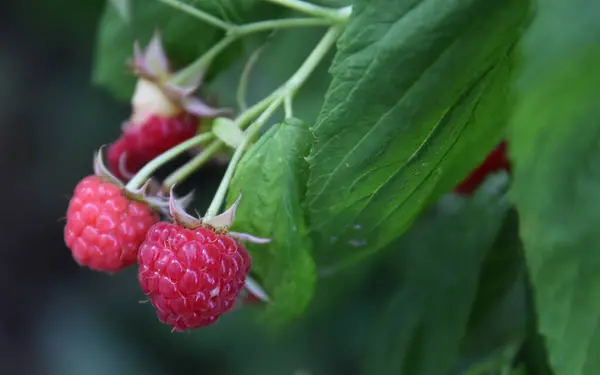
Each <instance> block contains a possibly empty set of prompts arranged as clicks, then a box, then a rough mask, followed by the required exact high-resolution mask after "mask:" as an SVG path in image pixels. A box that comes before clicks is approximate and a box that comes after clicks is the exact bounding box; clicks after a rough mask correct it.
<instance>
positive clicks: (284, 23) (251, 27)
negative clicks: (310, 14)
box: [230, 18, 332, 35]
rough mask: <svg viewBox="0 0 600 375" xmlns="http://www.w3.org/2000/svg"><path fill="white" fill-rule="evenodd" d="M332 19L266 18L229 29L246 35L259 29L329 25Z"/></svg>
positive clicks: (232, 32)
mask: <svg viewBox="0 0 600 375" xmlns="http://www.w3.org/2000/svg"><path fill="white" fill-rule="evenodd" d="M331 24H332V21H331V20H329V19H322V18H285V19H280V20H268V21H260V22H253V23H249V24H246V25H241V26H237V27H235V28H234V29H232V30H231V31H230V33H231V34H241V35H248V34H251V33H256V32H260V31H268V30H274V29H287V28H293V27H313V26H331Z"/></svg>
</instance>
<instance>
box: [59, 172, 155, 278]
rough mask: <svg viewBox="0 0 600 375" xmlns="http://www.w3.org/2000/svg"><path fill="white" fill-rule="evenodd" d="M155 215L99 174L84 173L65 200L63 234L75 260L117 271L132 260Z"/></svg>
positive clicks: (111, 271) (98, 269)
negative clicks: (68, 197)
mask: <svg viewBox="0 0 600 375" xmlns="http://www.w3.org/2000/svg"><path fill="white" fill-rule="evenodd" d="M158 219H159V217H158V215H157V214H156V213H155V212H154V211H153V210H152V209H151V208H150V207H148V206H147V205H146V204H144V203H141V202H137V201H133V200H131V199H129V198H128V197H126V196H125V195H124V194H123V191H122V188H121V187H120V186H118V185H116V184H115V183H113V182H110V181H108V180H107V179H104V178H102V177H100V176H96V175H92V176H88V177H85V178H84V179H83V180H81V181H80V182H79V184H77V186H76V188H75V193H74V195H73V197H72V198H71V201H70V202H69V208H68V210H67V224H66V225H65V229H64V238H65V243H66V244H67V247H68V248H69V249H70V250H71V253H72V255H73V258H74V259H75V261H76V262H77V263H78V264H80V265H82V266H88V267H89V268H91V269H94V270H97V271H104V272H109V273H113V272H117V271H119V270H121V269H123V268H125V267H127V266H129V265H131V264H133V263H135V261H136V257H137V251H138V247H139V245H140V243H142V241H143V240H144V237H145V235H146V232H147V231H148V229H149V228H150V227H151V226H152V225H153V224H154V223H156V222H157V221H158Z"/></svg>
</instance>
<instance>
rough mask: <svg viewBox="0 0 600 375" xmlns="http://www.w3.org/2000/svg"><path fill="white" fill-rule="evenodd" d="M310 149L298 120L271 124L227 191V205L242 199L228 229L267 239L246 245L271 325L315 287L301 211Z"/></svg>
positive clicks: (304, 302)
mask: <svg viewBox="0 0 600 375" xmlns="http://www.w3.org/2000/svg"><path fill="white" fill-rule="evenodd" d="M312 144H313V136H312V134H311V133H310V131H309V130H308V126H307V125H306V124H304V123H303V122H301V121H300V120H296V119H288V120H286V121H285V122H283V123H279V124H276V125H274V126H273V127H271V129H269V131H268V132H266V133H265V134H264V135H263V136H262V137H261V138H260V139H259V140H258V142H257V143H256V144H255V145H254V146H253V147H252V148H251V149H250V150H249V151H248V153H247V154H246V155H244V158H243V159H242V161H241V162H240V164H239V166H238V167H237V168H238V169H237V172H236V173H235V176H234V178H233V180H232V181H231V185H230V189H229V195H228V202H230V203H233V201H234V200H235V199H236V198H237V197H238V196H239V194H240V193H242V194H243V198H242V200H241V202H240V205H239V207H238V209H237V212H236V218H235V223H234V227H233V229H234V230H236V231H239V232H247V233H250V234H253V235H255V236H259V237H267V238H271V242H270V243H269V244H266V245H254V244H250V243H249V244H247V245H248V249H249V250H250V251H251V253H252V260H253V264H252V270H253V271H254V272H256V274H257V275H258V276H259V279H260V280H261V281H262V284H263V286H264V287H265V288H266V290H267V293H269V295H270V296H271V298H272V301H271V302H270V303H269V304H268V306H267V311H266V317H268V318H269V320H270V321H271V322H275V323H283V322H285V321H288V320H289V319H291V318H294V317H296V316H297V315H299V314H301V313H302V312H303V311H304V310H305V309H306V307H307V306H308V303H309V302H310V300H311V299H312V295H313V290H314V286H315V282H316V271H315V265H314V262H313V260H312V257H311V254H310V253H311V249H312V243H311V241H310V237H309V236H308V225H307V221H306V217H305V216H306V215H305V210H304V196H305V192H306V181H307V180H308V163H307V162H306V160H305V158H304V157H305V156H306V155H308V152H309V150H310V147H311V146H312Z"/></svg>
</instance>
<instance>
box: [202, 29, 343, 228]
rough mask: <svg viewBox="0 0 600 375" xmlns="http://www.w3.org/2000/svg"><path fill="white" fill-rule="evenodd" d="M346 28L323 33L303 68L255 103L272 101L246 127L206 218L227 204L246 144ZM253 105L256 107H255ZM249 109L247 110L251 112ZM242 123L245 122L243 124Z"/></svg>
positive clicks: (296, 88)
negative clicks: (227, 196)
mask: <svg viewBox="0 0 600 375" xmlns="http://www.w3.org/2000/svg"><path fill="white" fill-rule="evenodd" d="M342 30H343V28H342V27H341V26H335V27H332V28H330V29H329V31H327V33H326V34H325V35H324V36H323V38H322V39H321V41H320V42H319V43H318V44H317V46H316V47H315V49H314V50H313V51H312V52H311V54H310V55H309V56H308V57H307V58H306V60H305V61H304V63H303V64H302V65H301V66H300V68H299V69H298V70H297V71H296V72H295V73H294V74H293V75H292V76H291V77H290V79H289V80H288V81H287V82H286V83H285V84H284V85H283V87H282V88H280V89H278V90H276V91H275V92H274V93H273V94H271V95H269V97H267V98H265V99H263V100H262V101H261V102H259V103H257V104H256V105H255V106H254V107H256V106H258V105H264V103H268V105H267V107H266V109H264V112H262V114H261V115H260V116H259V117H258V118H257V119H256V121H254V122H253V123H252V124H251V125H250V126H249V127H248V129H247V130H246V134H245V135H246V136H245V137H244V140H243V141H242V143H240V145H239V146H238V147H237V148H236V149H235V152H234V154H233V156H232V158H231V161H230V162H229V165H228V166H227V170H226V171H225V175H224V176H223V179H222V180H221V183H220V184H219V188H218V189H217V192H216V193H215V196H214V198H213V200H212V202H211V204H210V206H209V207H208V210H207V211H206V214H205V215H204V217H205V218H211V217H213V216H215V215H217V213H218V212H219V209H220V208H221V205H222V204H223V200H224V199H225V194H226V193H227V189H228V187H229V183H230V182H231V178H232V177H233V174H234V172H235V168H236V167H237V164H238V163H239V162H240V160H241V158H242V156H243V154H244V152H245V151H246V148H247V147H248V145H249V144H250V142H251V140H252V139H254V138H255V137H256V136H257V135H258V133H259V132H260V130H261V129H262V128H263V126H264V125H265V123H266V122H267V121H268V120H269V118H270V117H271V116H272V115H273V114H274V113H275V111H276V110H277V109H278V108H279V106H280V105H282V104H283V103H284V101H285V100H286V99H285V98H286V97H289V96H291V95H293V94H294V93H295V92H296V91H297V90H298V89H299V88H300V87H301V86H302V84H303V83H304V82H305V81H306V80H307V79H308V77H309V76H310V74H311V73H312V72H313V71H314V70H315V68H316V67H317V66H318V65H319V63H320V62H321V60H322V59H323V57H324V56H325V55H326V54H327V52H328V51H329V49H330V48H331V47H332V46H333V44H334V43H335V41H336V40H337V38H338V37H339V35H340V34H341V32H342ZM254 107H253V108H254ZM248 112H249V111H247V112H246V113H248ZM236 123H237V124H238V126H239V125H241V120H239V119H238V120H237V121H236ZM240 127H241V126H240Z"/></svg>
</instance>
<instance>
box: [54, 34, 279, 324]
mask: <svg viewBox="0 0 600 375" xmlns="http://www.w3.org/2000/svg"><path fill="white" fill-rule="evenodd" d="M133 67H134V71H135V73H136V74H137V75H138V77H139V80H138V84H137V87H136V89H135V93H134V95H133V98H132V114H131V117H130V118H129V119H128V120H127V121H126V122H125V124H124V125H123V127H122V134H121V136H120V137H119V138H118V139H117V140H116V141H115V142H114V143H112V144H111V145H110V146H109V147H108V152H107V159H108V160H107V161H108V163H107V164H108V166H106V165H105V164H104V158H103V153H102V152H98V153H97V155H96V158H95V163H94V174H93V175H90V176H87V177H85V178H83V179H82V180H81V181H80V182H79V183H78V184H77V186H76V187H75V190H74V192H73V196H72V198H71V200H70V202H69V206H68V209H67V215H66V225H65V227H64V240H65V243H66V245H67V247H68V248H69V250H70V251H71V254H72V256H73V259H74V260H75V261H76V262H77V263H78V264H79V265H80V266H84V267H88V268H89V269H92V270H95V271H101V272H106V273H109V274H112V273H115V272H118V271H121V270H123V269H125V268H127V267H129V266H133V265H135V264H136V263H137V264H138V281H139V284H140V287H141V290H142V291H143V292H144V293H145V294H146V295H147V297H148V299H149V301H150V303H151V304H152V306H153V307H154V308H155V310H156V314H157V316H158V319H159V320H160V321H161V322H163V323H166V324H168V325H170V326H171V327H172V329H173V330H175V331H183V330H187V329H195V328H199V327H203V326H207V325H210V324H213V323H215V322H216V321H217V320H218V319H219V317H220V316H221V315H222V314H224V313H226V312H228V311H230V310H231V309H232V308H233V307H234V304H235V302H236V301H242V302H243V301H244V298H246V295H247V294H246V290H245V289H248V290H256V285H255V282H253V281H251V279H250V278H249V276H248V274H249V272H250V267H251V265H252V261H251V258H250V255H249V253H248V251H247V250H246V248H245V247H244V246H243V245H242V244H241V242H242V241H254V242H258V243H266V242H268V240H267V239H260V238H256V237H253V236H251V235H249V234H245V233H234V232H229V230H228V228H229V227H230V226H231V225H232V224H233V220H234V217H235V209H236V207H237V204H238V203H239V199H238V201H236V203H235V204H234V205H233V206H232V207H231V208H230V209H229V210H227V211H226V212H224V213H222V214H221V215H217V216H215V217H212V218H194V217H192V216H190V215H188V214H187V213H186V212H185V204H186V203H187V201H189V198H190V197H191V196H190V197H186V198H182V199H177V198H176V197H175V195H174V194H173V191H172V189H171V193H170V194H169V196H168V197H166V196H165V195H164V194H162V193H161V192H162V191H163V190H164V189H161V188H160V184H158V185H157V184H156V181H155V180H153V179H152V178H150V179H148V180H147V181H146V183H145V184H144V185H143V186H142V187H141V188H140V187H137V186H138V185H137V182H138V181H137V180H141V179H146V177H145V176H146V173H141V174H140V176H141V177H139V178H138V179H135V178H134V176H133V175H134V174H135V173H137V172H139V171H140V170H141V169H142V168H143V167H144V165H146V164H147V163H148V162H150V161H151V160H153V159H154V158H156V157H157V156H159V155H160V154H162V153H163V152H165V151H167V150H169V149H171V148H172V147H174V146H176V145H178V144H180V143H181V142H184V141H185V140H187V139H189V138H191V137H193V136H194V135H195V134H196V133H197V131H198V126H199V124H200V122H201V121H202V119H204V118H210V117H214V116H217V115H219V114H221V113H223V110H219V109H213V108H210V107H209V106H208V105H206V104H204V103H203V102H202V101H200V100H199V99H197V98H194V97H192V96H191V94H192V92H193V91H195V89H196V87H197V85H198V84H199V80H198V82H195V83H193V84H191V85H187V86H178V85H175V84H174V83H173V81H172V80H171V78H172V76H173V74H172V73H171V72H170V69H169V66H168V64H167V59H166V57H165V56H164V51H163V49H162V45H161V43H160V38H159V37H158V35H156V36H155V37H154V39H153V40H152V41H151V42H150V44H149V46H148V47H147V49H146V51H145V52H144V53H142V52H141V51H140V50H139V48H137V47H136V48H135V61H134V63H133ZM127 181H130V182H131V184H130V185H131V186H132V187H130V186H128V185H126V182H127ZM249 280H250V281H249ZM248 282H250V285H251V286H250V287H248ZM259 292H260V293H258V295H259V296H262V297H261V298H260V300H262V301H264V300H266V295H265V294H264V292H262V290H259Z"/></svg>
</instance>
